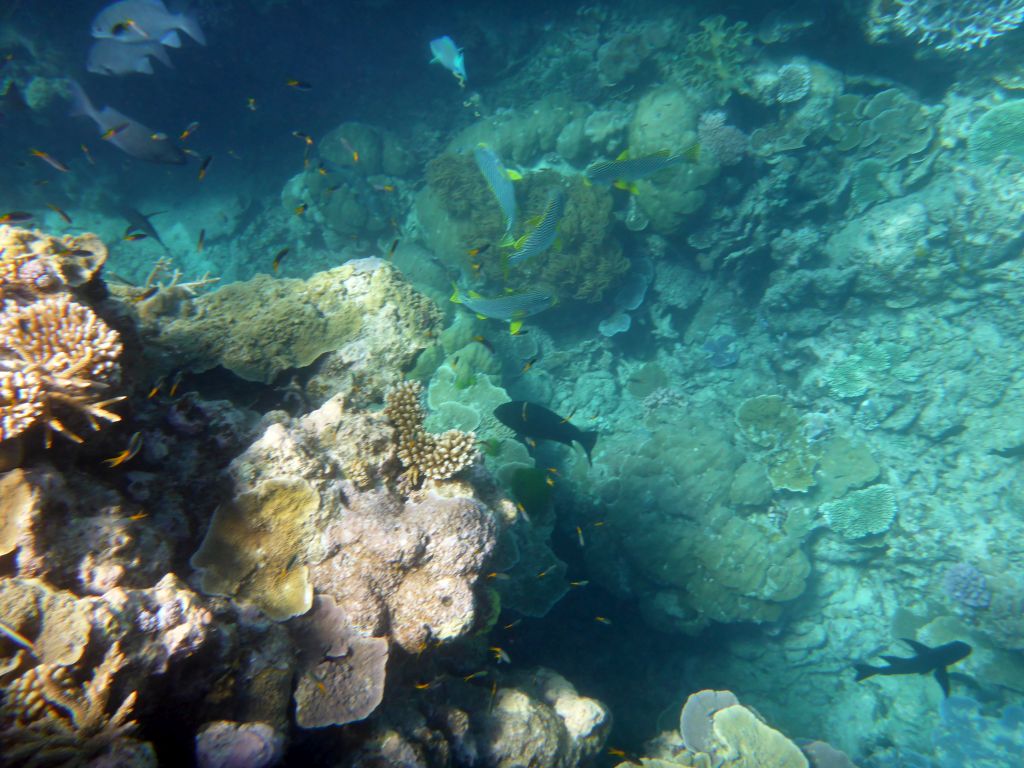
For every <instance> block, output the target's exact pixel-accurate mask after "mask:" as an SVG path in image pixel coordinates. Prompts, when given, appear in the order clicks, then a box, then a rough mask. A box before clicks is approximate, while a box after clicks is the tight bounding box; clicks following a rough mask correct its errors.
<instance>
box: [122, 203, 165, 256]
mask: <svg viewBox="0 0 1024 768" xmlns="http://www.w3.org/2000/svg"><path fill="white" fill-rule="evenodd" d="M161 213H167V211H154V212H153V213H141V212H139V211H137V210H135V209H134V208H125V209H124V210H122V211H121V215H122V216H124V217H125V219H127V220H128V229H127V230H126V231H125V234H130V233H131V232H132V231H133V230H137V231H139V232H143V233H145V234H146V235H148V236H149V237H151V238H153V239H154V240H156V241H157V242H158V243H160V245H161V246H163V249H164V250H165V251H166V250H167V246H166V245H164V241H163V240H161V239H160V233H159V232H157V231H156V227H154V226H153V224H152V223H151V222H150V218H151V217H153V216H156V215H158V214H161Z"/></svg>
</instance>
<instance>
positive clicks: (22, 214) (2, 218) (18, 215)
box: [0, 211, 32, 224]
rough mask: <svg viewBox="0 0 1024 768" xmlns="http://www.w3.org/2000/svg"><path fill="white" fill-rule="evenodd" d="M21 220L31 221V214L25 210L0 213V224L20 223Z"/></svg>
mask: <svg viewBox="0 0 1024 768" xmlns="http://www.w3.org/2000/svg"><path fill="white" fill-rule="evenodd" d="M23 221H32V214H31V213H28V212H27V211H10V212H9V213H5V214H3V215H0V224H20V223H21V222H23Z"/></svg>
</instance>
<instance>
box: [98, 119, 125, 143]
mask: <svg viewBox="0 0 1024 768" xmlns="http://www.w3.org/2000/svg"><path fill="white" fill-rule="evenodd" d="M130 125H131V123H121V124H120V125H115V126H113V127H111V128H108V129H107V130H105V131H104V132H103V135H102V136H100V138H101V139H103V140H104V141H110V140H111V139H113V138H114V137H115V136H118V135H119V134H122V133H124V132H125V131H126V130H127V129H128V127H129V126H130Z"/></svg>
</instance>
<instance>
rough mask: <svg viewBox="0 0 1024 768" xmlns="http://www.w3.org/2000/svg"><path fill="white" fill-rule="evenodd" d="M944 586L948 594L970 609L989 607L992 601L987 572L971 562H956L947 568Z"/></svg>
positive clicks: (943, 581) (943, 580)
mask: <svg viewBox="0 0 1024 768" xmlns="http://www.w3.org/2000/svg"><path fill="white" fill-rule="evenodd" d="M942 586H943V588H944V589H945V590H946V594H947V595H949V596H950V597H952V598H953V599H954V600H956V601H957V602H958V603H960V605H962V606H963V607H965V608H968V609H970V610H982V609H984V608H988V606H989V603H990V602H991V601H992V593H991V592H989V589H988V582H987V581H986V580H985V574H983V573H982V572H981V571H979V570H978V569H977V568H975V567H974V566H973V565H971V564H970V563H956V564H954V565H951V566H950V567H949V568H947V569H946V573H945V575H944V576H943V578H942Z"/></svg>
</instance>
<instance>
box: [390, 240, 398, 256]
mask: <svg viewBox="0 0 1024 768" xmlns="http://www.w3.org/2000/svg"><path fill="white" fill-rule="evenodd" d="M398 242H399V241H398V239H397V238H395V241H394V242H393V243H391V247H390V248H388V261H391V259H392V258H394V256H395V251H397V250H398Z"/></svg>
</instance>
